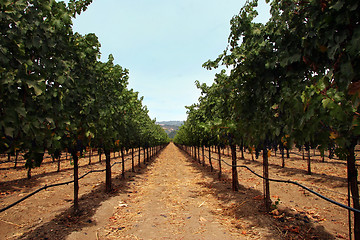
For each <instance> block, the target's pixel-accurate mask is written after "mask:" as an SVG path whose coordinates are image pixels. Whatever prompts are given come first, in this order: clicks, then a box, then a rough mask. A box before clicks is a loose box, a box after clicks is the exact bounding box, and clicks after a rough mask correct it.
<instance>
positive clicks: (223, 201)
mask: <svg viewBox="0 0 360 240" xmlns="http://www.w3.org/2000/svg"><path fill="white" fill-rule="evenodd" d="M184 153H185V152H184ZM185 154H186V153H185ZM186 155H187V161H188V164H189V165H191V166H192V167H194V168H195V169H197V170H198V171H199V172H201V173H202V174H203V176H204V178H205V177H206V178H210V179H212V181H211V182H210V183H204V182H200V183H199V184H201V185H202V186H204V187H206V188H207V192H205V193H203V194H205V195H207V194H213V195H214V196H215V197H216V198H217V199H218V209H221V212H219V211H217V212H214V214H216V215H218V214H221V215H223V216H224V217H226V218H228V219H230V222H231V224H232V227H233V228H237V229H239V230H240V233H241V232H242V233H243V234H244V235H246V236H248V237H249V236H254V237H256V231H262V232H263V233H262V234H261V235H262V236H266V237H265V239H319V240H320V239H321V240H322V239H324V240H325V239H327V240H329V239H330V240H331V239H336V238H335V237H334V236H333V235H331V234H330V233H329V232H327V231H326V230H325V228H324V227H323V226H319V225H315V224H314V223H313V222H311V221H310V219H309V218H308V217H307V216H306V215H305V214H299V213H294V212H293V211H291V210H290V209H288V208H284V209H281V210H280V209H278V211H277V212H276V215H274V214H271V213H266V212H265V206H264V200H263V198H262V196H263V193H262V192H260V191H258V190H255V189H252V188H246V187H244V186H243V185H240V189H239V191H238V192H233V191H232V190H231V183H232V180H231V178H229V175H230V174H229V175H227V174H222V179H221V180H219V178H218V171H215V170H214V171H213V172H211V168H210V166H209V165H206V166H203V165H202V164H200V163H199V162H197V161H195V160H194V159H193V158H191V157H190V156H189V155H188V154H186Z"/></svg>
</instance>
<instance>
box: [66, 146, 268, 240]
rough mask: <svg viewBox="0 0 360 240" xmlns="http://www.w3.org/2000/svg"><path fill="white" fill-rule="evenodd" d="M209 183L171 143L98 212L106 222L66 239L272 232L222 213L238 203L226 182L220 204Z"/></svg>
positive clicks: (227, 236)
mask: <svg viewBox="0 0 360 240" xmlns="http://www.w3.org/2000/svg"><path fill="white" fill-rule="evenodd" d="M213 184H214V179H213V178H211V177H208V176H204V175H203V173H202V172H201V171H200V170H199V169H197V168H196V167H195V166H194V165H193V162H192V160H191V159H190V158H189V157H187V156H186V155H185V154H184V153H183V152H181V151H180V150H179V149H178V148H176V147H175V146H174V145H173V144H170V145H169V146H168V147H167V148H166V149H165V150H164V151H163V152H162V153H161V154H160V155H159V156H158V157H157V159H156V160H155V162H153V163H152V165H151V166H149V171H147V172H146V174H143V175H138V176H137V177H136V178H135V180H134V181H133V182H132V184H131V187H129V191H128V194H123V196H120V197H118V198H117V201H118V202H117V204H115V206H114V207H115V212H114V213H113V215H112V216H110V217H109V218H102V219H103V221H108V222H107V224H106V227H105V228H103V227H102V226H103V225H104V223H103V222H99V223H98V225H99V226H101V227H97V228H96V227H95V228H94V227H91V228H84V229H82V231H81V232H76V233H73V234H72V235H70V236H69V238H68V239H83V238H84V237H85V236H86V237H87V239H96V238H98V239H248V238H251V239H254V238H256V235H258V238H261V239H262V238H263V237H264V236H265V235H272V233H271V231H269V230H268V229H266V228H264V229H262V228H261V227H259V226H257V229H256V232H255V231H254V228H255V227H254V225H252V226H248V224H247V223H246V221H244V222H240V221H238V220H236V219H235V218H233V219H231V218H230V219H229V218H228V217H226V216H225V215H223V214H222V213H226V212H227V211H231V210H230V207H236V204H237V203H236V201H235V200H234V199H232V198H231V196H230V195H231V191H229V189H227V187H224V189H223V190H224V191H226V192H228V193H230V195H229V198H228V199H227V201H228V202H227V204H226V205H227V206H220V205H219V203H218V197H219V196H215V195H214V193H215V191H213V189H212V188H213V186H212V185H213ZM223 185H224V184H223ZM224 186H225V185H224ZM103 205H105V204H103ZM112 205H114V204H112ZM243 205H245V203H243ZM224 207H229V209H223V208H224ZM100 214H102V215H104V212H102V211H100V210H98V211H97V213H96V214H95V217H96V216H97V215H100ZM255 216H256V215H255ZM260 222H261V221H260ZM234 224H236V226H237V227H235V228H234V227H233V225H234Z"/></svg>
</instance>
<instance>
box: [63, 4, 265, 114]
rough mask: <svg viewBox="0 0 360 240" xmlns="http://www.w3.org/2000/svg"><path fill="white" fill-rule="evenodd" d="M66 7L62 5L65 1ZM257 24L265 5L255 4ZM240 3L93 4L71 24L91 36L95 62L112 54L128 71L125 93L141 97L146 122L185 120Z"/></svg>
mask: <svg viewBox="0 0 360 240" xmlns="http://www.w3.org/2000/svg"><path fill="white" fill-rule="evenodd" d="M65 2H66V1H65ZM259 2H260V3H259V5H260V6H259V8H258V12H259V17H258V19H257V21H259V22H266V21H267V19H268V18H269V6H267V5H266V4H265V3H264V1H263V0H262V1H259ZM244 3H245V0H172V1H169V0H152V1H150V0H94V1H93V3H92V4H91V5H90V6H89V7H88V9H87V10H86V11H85V12H83V13H82V14H81V15H80V16H77V18H76V19H74V20H73V23H74V26H73V29H74V31H76V32H79V33H81V34H87V33H95V34H96V35H97V36H98V38H99V41H100V43H101V53H102V56H101V60H102V61H107V58H108V55H109V54H113V56H114V58H115V61H114V62H115V63H116V64H119V65H121V66H122V67H124V68H127V69H129V71H130V79H129V88H133V89H134V90H135V91H138V92H139V94H140V96H144V102H143V104H144V105H146V106H147V107H148V109H149V114H150V117H151V118H152V119H154V118H156V120H157V121H165V120H186V109H185V106H188V105H191V104H193V103H195V102H197V100H198V97H199V96H200V91H199V90H198V89H197V88H196V86H195V84H194V82H195V80H199V81H200V82H201V83H203V82H205V83H207V84H211V83H212V81H213V79H214V76H215V73H216V72H219V71H220V70H216V71H208V70H206V69H204V68H202V64H203V63H204V62H206V61H207V60H209V59H211V60H214V59H215V58H216V57H217V56H218V55H219V54H221V53H222V52H223V50H224V49H225V48H226V46H227V39H228V35H229V32H230V30H229V29H230V20H231V18H232V16H234V15H236V14H238V13H239V10H240V8H241V7H242V6H243V5H244Z"/></svg>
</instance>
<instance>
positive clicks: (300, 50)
mask: <svg viewBox="0 0 360 240" xmlns="http://www.w3.org/2000/svg"><path fill="white" fill-rule="evenodd" d="M269 2H270V1H269V0H268V1H267V3H268V4H270V5H271V10H270V13H271V18H270V19H269V20H268V22H267V23H266V24H262V23H256V22H255V21H254V18H255V17H256V16H257V12H256V7H257V1H256V0H254V1H247V2H246V4H245V5H244V7H243V8H242V9H241V10H240V12H239V14H238V15H236V16H234V17H233V18H232V19H231V22H230V23H231V29H230V36H229V38H228V47H227V48H226V49H225V50H224V52H223V53H222V54H221V55H219V57H218V58H217V59H215V60H213V61H211V60H209V61H208V62H206V63H204V65H203V66H204V67H205V68H207V69H213V68H218V67H220V66H224V67H227V68H228V71H225V70H222V71H221V72H220V73H219V74H216V76H215V79H214V83H213V84H212V85H211V86H208V85H206V84H200V83H199V82H198V81H197V82H196V86H197V87H198V88H199V89H200V90H201V93H202V94H201V97H200V98H199V103H196V104H193V105H191V106H189V107H187V108H188V117H187V120H186V122H185V124H184V125H183V126H182V127H181V129H180V130H179V132H178V134H177V135H176V137H175V139H174V141H175V142H176V143H177V144H182V145H186V146H196V147H201V146H206V147H209V146H219V147H223V146H225V145H230V147H231V150H232V152H233V153H234V154H233V156H235V157H233V160H232V165H233V166H236V154H235V151H236V146H240V148H241V149H243V148H244V147H247V148H249V149H250V150H252V151H253V150H257V151H258V152H259V151H260V150H261V151H262V152H263V162H264V177H265V178H268V176H267V174H268V170H267V165H268V164H267V162H268V155H269V150H270V149H274V148H276V149H280V151H281V152H282V154H284V151H286V150H287V149H290V148H292V147H294V146H297V147H299V148H301V147H304V148H305V149H306V150H309V149H310V148H317V149H318V150H319V151H320V152H321V153H322V154H324V152H325V150H328V149H333V150H334V153H335V154H336V155H337V157H339V158H340V159H342V160H346V162H347V170H348V176H347V177H348V182H349V188H350V190H351V195H352V197H351V199H353V202H352V205H353V208H355V209H360V204H359V190H358V176H357V174H358V173H357V169H356V165H355V151H354V150H355V146H356V145H357V143H358V140H359V134H360V118H359V115H360V112H359V105H360V73H359V71H358V69H359V68H360V55H359V53H360V15H359V14H360V3H359V2H358V1H356V0H348V1H345V0H337V1H327V0H310V1H303V0H281V1H271V2H270V3H269ZM232 172H233V173H232V174H233V179H234V181H233V190H235V191H236V190H237V189H238V186H239V183H238V182H237V179H238V178H237V170H236V167H233V168H232ZM309 173H310V174H311V169H309ZM235 179H236V180H235ZM265 185H266V186H265V189H266V190H265V191H269V190H268V189H269V186H268V182H267V183H265ZM266 195H267V196H269V194H266ZM267 200H268V201H270V199H267ZM354 219H355V222H354V232H355V237H356V239H360V214H359V213H358V212H355V213H354Z"/></svg>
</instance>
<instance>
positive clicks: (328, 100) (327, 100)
mask: <svg viewBox="0 0 360 240" xmlns="http://www.w3.org/2000/svg"><path fill="white" fill-rule="evenodd" d="M331 103H332V100H331V99H330V98H325V99H323V100H322V104H323V107H324V108H327V107H328V106H329V104H331Z"/></svg>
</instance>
